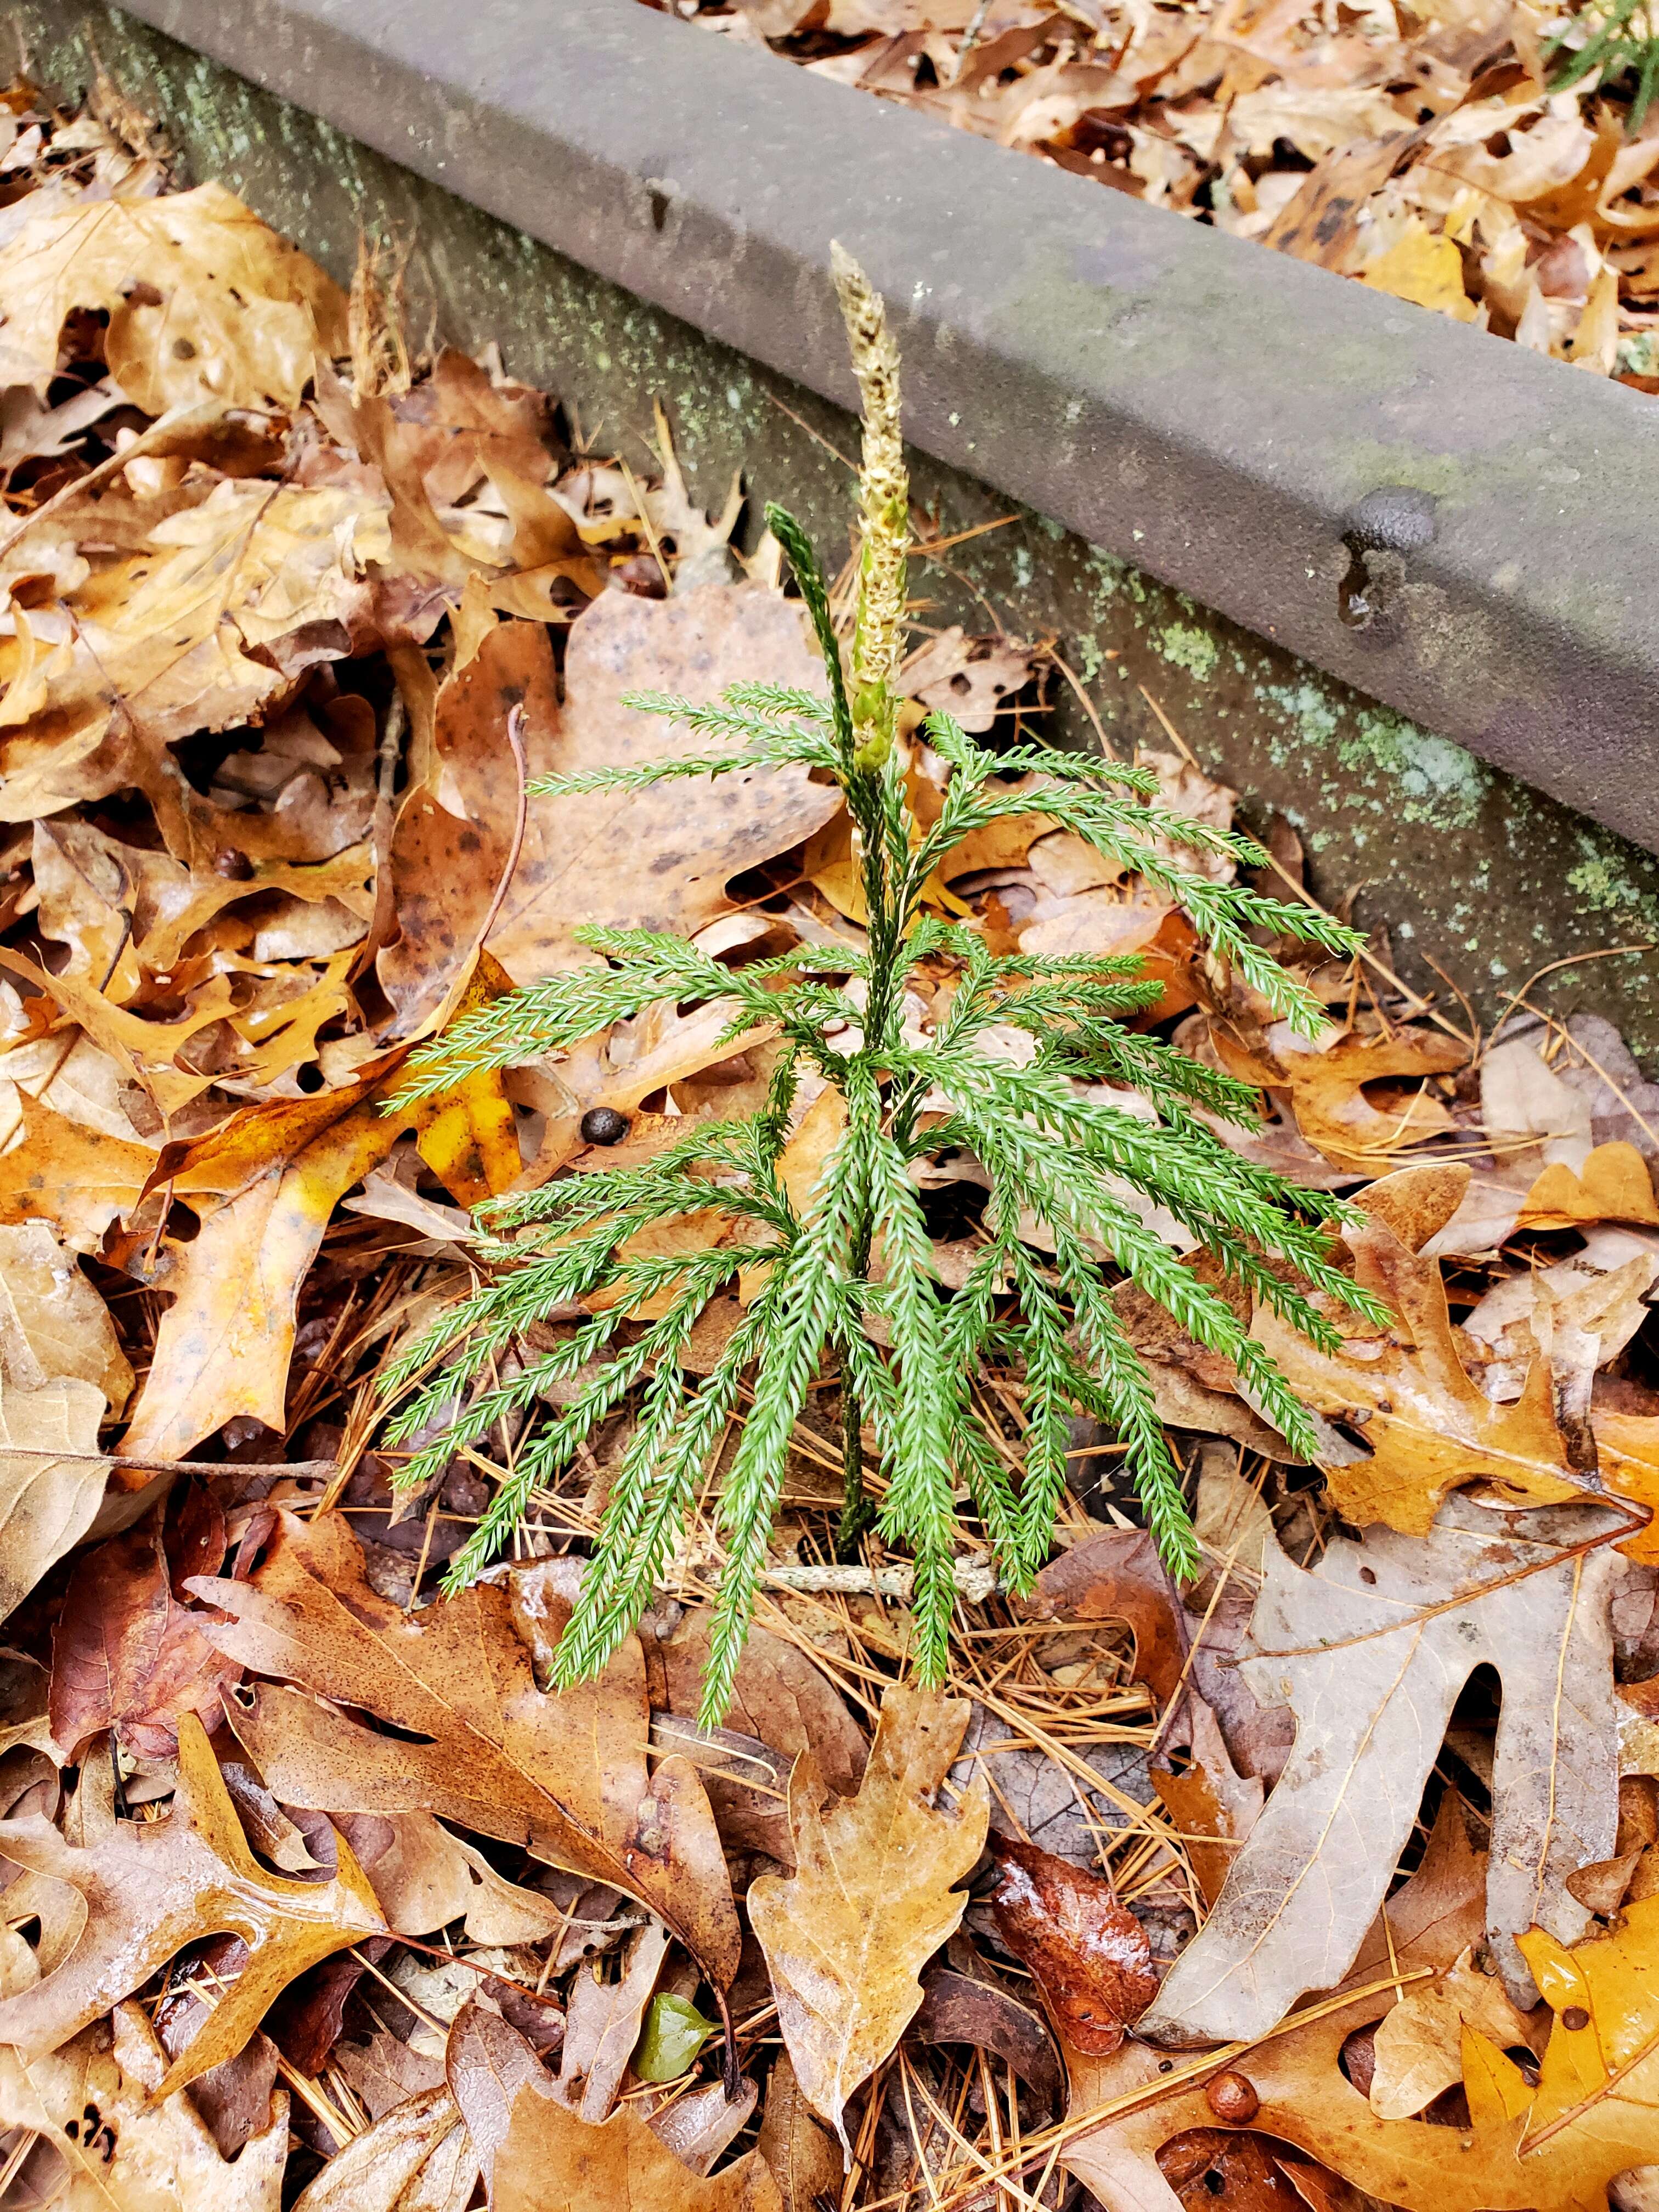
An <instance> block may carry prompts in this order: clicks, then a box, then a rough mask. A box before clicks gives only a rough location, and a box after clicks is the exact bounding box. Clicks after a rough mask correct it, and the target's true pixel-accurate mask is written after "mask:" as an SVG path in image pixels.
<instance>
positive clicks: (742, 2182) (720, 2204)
mask: <svg viewBox="0 0 1659 2212" xmlns="http://www.w3.org/2000/svg"><path fill="white" fill-rule="evenodd" d="M491 2202H492V2203H493V2205H494V2206H495V2212H593V2208H597V2207H599V2206H601V2205H603V2206H604V2207H605V2212H661V2208H662V2207H663V2206H665V2205H669V2204H672V2205H676V2206H683V2207H684V2212H782V2199H781V2197H780V2196H779V2194H778V2185H777V2184H776V2182H775V2181H774V2180H773V2179H772V2175H771V2172H770V2171H769V2168H768V2166H767V2164H766V2161H765V2160H764V2159H763V2158H762V2156H761V2155H760V2154H759V2152H758V2151H750V2152H748V2153H747V2154H746V2155H745V2156H744V2157H742V2158H740V2159H738V2160H737V2161H736V2162H735V2163H734V2164H733V2165H732V2166H727V2167H726V2169H725V2171H724V2172H721V2173H717V2174H715V2175H714V2176H713V2178H712V2179H702V2178H700V2177H699V2176H698V2175H696V2174H695V2173H692V2172H690V2171H688V2169H687V2168H686V2167H685V2166H683V2165H682V2164H681V2163H680V2161H679V2160H678V2159H677V2158H676V2157H675V2155H674V2154H673V2152H672V2151H671V2150H670V2149H669V2148H668V2147H667V2146H666V2144H665V2143H664V2142H662V2141H661V2140H660V2138H659V2136H657V2135H656V2134H655V2132H654V2131H653V2130H652V2129H651V2128H650V2127H649V2126H648V2125H647V2123H646V2122H645V2121H644V2120H641V2119H640V2118H637V2117H636V2116H635V2113H634V2112H632V2111H630V2110H629V2107H628V2106H626V2105H624V2106H622V2107H621V2109H620V2110H619V2111H617V2112H613V2113H612V2114H611V2118H609V2119H608V2120H607V2121H605V2124H604V2125H603V2126H602V2127H593V2126H591V2125H590V2124H588V2123H587V2122H586V2120H580V2119H578V2118H576V2116H575V2114H574V2112H567V2111H566V2110H565V2108H564V2106H562V2105H560V2104H556V2103H555V2102H553V2101H551V2100H550V2099H548V2098H546V2097H544V2096H542V2095H540V2094H539V2093H538V2091H537V2090H536V2089H535V2087H533V2086H531V2087H525V2088H521V2089H520V2091H519V2093H518V2095H517V2097H516V2099H515V2100H514V2102H513V2112H512V2118H511V2123H510V2124H509V2127H508V2130H507V2136H506V2139H505V2141H504V2142H502V2144H501V2148H500V2149H499V2150H498V2151H497V2153H496V2155H495V2190H494V2194H493V2197H492V2199H491Z"/></svg>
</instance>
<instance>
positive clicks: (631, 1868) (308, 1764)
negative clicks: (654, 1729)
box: [190, 1514, 739, 1987]
mask: <svg viewBox="0 0 1659 2212" xmlns="http://www.w3.org/2000/svg"><path fill="white" fill-rule="evenodd" d="M552 1564H554V1565H557V1564H559V1563H552ZM190 1588H191V1591H192V1593H193V1594H194V1595H196V1596H197V1597H200V1598H203V1599H204V1600H206V1601H207V1602H208V1603H209V1604H210V1605H214V1606H216V1607H219V1608H220V1609H221V1610H222V1611H223V1612H225V1613H228V1614H229V1615H230V1616H231V1620H230V1623H229V1625H228V1626H210V1627H209V1628H207V1629H206V1630H205V1631H204V1633H205V1634H207V1635H208V1637H209V1638H210V1640H211V1641H212V1642H214V1643H216V1644H218V1646H219V1647H220V1649H221V1650H224V1651H226V1652H228V1653H229V1654H230V1656H232V1657H234V1658H235V1659H238V1660H240V1662H242V1663H243V1665H245V1666H246V1667H248V1668H251V1669H252V1671H254V1672H255V1673H258V1674H269V1675H275V1676H277V1677H279V1678H281V1679H282V1680H285V1681H289V1682H294V1683H298V1684H300V1685H301V1686H303V1687H304V1688H305V1689H306V1690H307V1691H310V1692H314V1693H315V1695H316V1696H318V1697H323V1698H331V1699H337V1700H338V1701H339V1702H340V1703H341V1704H343V1705H351V1706H354V1707H356V1708H358V1709H360V1710H362V1711H368V1712H370V1713H373V1714H374V1716H375V1717H377V1718H379V1719H380V1720H384V1721H386V1722H389V1723H391V1724H392V1726H393V1727H395V1728H398V1729H401V1730H404V1731H406V1732H407V1733H408V1734H409V1735H412V1736H414V1737H415V1738H416V1739H417V1741H412V1742H411V1741H405V1740H404V1737H402V1736H398V1737H393V1736H385V1735H376V1734H374V1732H373V1731H372V1730H371V1729H368V1728H365V1727H364V1726H363V1725H362V1723H360V1722H357V1721H354V1720H350V1719H349V1718H347V1717H346V1716H345V1715H344V1714H343V1713H338V1712H336V1711H332V1710H331V1709H330V1708H328V1707H326V1706H324V1705H319V1704H317V1703H315V1702H314V1701H313V1698H311V1697H301V1696H299V1695H297V1694H296V1693H295V1692H294V1691H292V1690H286V1689H271V1688H266V1689H262V1690H261V1691H260V1692H258V1696H257V1698H256V1699H255V1701H254V1703H253V1705H252V1707H251V1708H246V1709H245V1708H240V1707H239V1708H238V1710H237V1711H235V1712H234V1714H233V1716H232V1724H233V1726H234V1729H235V1730H236V1733H237V1735H239V1736H240V1739H241V1741H243V1742H244V1743H245V1744H246V1747H247V1749H248V1751H249V1753H250V1755H251V1756H252V1759H253V1760H254V1763H255V1765H257V1766H258V1769H259V1771H260V1772H261V1773H262V1774H263V1775H264V1778H265V1780H266V1782H267V1783H268V1784H269V1785H270V1788H271V1790H273V1791H274V1792H275V1793H276V1796H278V1798H279V1799H280V1800H281V1801H282V1802H284V1803H287V1804H291V1805H301V1806H306V1807H309V1808H313V1809H314V1810H317V1811H333V1812H341V1813H344V1812H354V1813H384V1814H396V1813H415V1812H429V1813H435V1814H439V1815H440V1816H441V1817H442V1818H443V1819H446V1820H453V1821H455V1822H456V1823H457V1824H458V1825H459V1826H462V1827H466V1828H471V1829H474V1830H476V1831H477V1832H478V1833H480V1834H482V1835H486V1836H494V1837H496V1838H499V1839H500V1840H501V1841H502V1842H510V1843H516V1844H520V1845H521V1846H522V1847H523V1848H525V1849H526V1850H530V1851H531V1852H532V1853H533V1854H534V1855H535V1856H536V1857H538V1858H540V1859H543V1860H544V1861H545V1862H546V1863H548V1864H550V1865H553V1866H562V1867H568V1868H569V1869H571V1870H572V1872H574V1873H577V1874H584V1875H590V1876H592V1878H594V1879H595V1880H598V1881H605V1882H609V1883H611V1885H612V1886H613V1887H616V1888H617V1889H620V1890H623V1892H625V1893H627V1894H628V1895H629V1896H630V1897H637V1898H639V1899H641V1902H642V1903H644V1904H646V1905H648V1906H649V1907H650V1909H651V1910H652V1911H653V1912H655V1913H657V1914H659V1916H660V1917H661V1918H662V1919H663V1920H664V1921H665V1922H666V1923H668V1925H669V1926H670V1927H671V1928H672V1929H673V1930H674V1931H675V1933H676V1934H677V1935H678V1936H679V1937H680V1940H681V1941H682V1942H684V1944H685V1946H686V1948H688V1949H689V1950H690V1952H691V1953H692V1954H693V1955H694V1956H695V1957H696V1958H698V1959H699V1960H701V1961H702V1965H703V1966H704V1968H705V1971H706V1972H708V1974H709V1976H710V1977H711V1978H712V1979H714V1981H715V1982H716V1983H717V1984H718V1985H720V1987H724V1986H725V1985H726V1983H727V1982H729V1980H730V1979H731V1977H732V1973H733V1972H735V1970H736V1966H737V1962H738V1948H739V1937H738V1922H737V1913H736V1909H735V1907H734V1906H733V1905H732V1893H731V1884H730V1881H729V1878H728V1876H727V1875H726V1861H725V1857H724V1855H723V1853H722V1851H721V1850H720V1838H719V1834H718V1832H717V1831H716V1829H715V1826H714V1815H713V1814H712V1813H711V1812H710V1811H709V1808H708V1798H707V1796H706V1795H705V1794H704V1791H703V1787H702V1783H701V1781H700V1780H699V1779H698V1778H697V1775H696V1770H695V1769H694V1768H693V1767H692V1766H691V1765H690V1762H689V1761H688V1760H686V1759H683V1758H670V1759H661V1760H659V1761H658V1762H657V1764H656V1766H655V1769H654V1771H650V1770H648V1769H647V1764H646V1742H647V1703H646V1690H645V1662H644V1658H643V1655H642V1654H641V1650H640V1645H639V1642H638V1639H637V1638H629V1642H628V1643H627V1644H625V1645H624V1646H623V1649H622V1650H620V1651H619V1652H618V1653H617V1656H616V1658H615V1659H613V1661H612V1662H611V1665H610V1667H609V1668H607V1669H606V1671H605V1674H603V1675H602V1676H601V1677H600V1678H599V1680H598V1681H597V1682H588V1683H583V1684H581V1685H580V1686H578V1687H576V1688H574V1689H570V1690H566V1691H563V1692H560V1693H559V1694H558V1695H557V1696H549V1695H546V1694H544V1692H541V1691H540V1690H538V1688H537V1686H536V1682H535V1678H534V1675H533V1674H532V1667H531V1659H530V1653H529V1650H528V1649H527V1648H526V1638H521V1637H520V1633H519V1632H518V1631H517V1629H516V1628H515V1626H514V1618H515V1613H517V1614H518V1616H519V1617H520V1618H526V1616H527V1615H529V1614H531V1613H534V1614H538V1615H539V1616H540V1617H541V1618H542V1620H544V1621H545V1622H550V1623H551V1632H552V1634H553V1635H554V1636H555V1637H556V1634H557V1632H558V1631H559V1630H560V1629H561V1628H562V1626H563V1622H564V1620H565V1619H566V1618H567V1617H568V1610H569V1608H568V1601H566V1600H565V1599H563V1598H562V1597H561V1596H560V1595H559V1594H558V1592H557V1590H556V1588H555V1587H553V1585H552V1583H551V1582H550V1579H549V1577H546V1576H545V1575H540V1576H538V1574H537V1572H536V1571H534V1570H531V1571H527V1572H520V1574H519V1575H517V1576H516V1577H514V1582H513V1590H512V1593H511V1594H509V1592H508V1591H507V1590H506V1589H499V1588H495V1587H493V1586H490V1585H488V1584H476V1585H474V1587H472V1588H471V1589H467V1590H464V1591H463V1592H461V1594H460V1595H459V1596H457V1597H453V1598H451V1599H448V1600H447V1601H443V1602H442V1603H440V1604H437V1605H433V1606H428V1607H426V1608H425V1609H424V1610H423V1611H422V1612H420V1613H404V1612H402V1611H401V1610H400V1609H399V1608H398V1607H397V1606H394V1605H392V1604H389V1603H388V1602H387V1601H386V1600H385V1599H383V1598H380V1597H378V1596H376V1595H375V1594H374V1591H373V1590H371V1589H369V1587H368V1584H367V1583H366V1582H365V1581H364V1580H363V1575H362V1548H361V1547H360V1546H359V1545H358V1543H357V1541H356V1538H355V1537H354V1536H353V1535H352V1534H351V1531H350V1528H349V1525H348V1524H347V1523H346V1522H345V1521H344V1520H343V1518H341V1517H340V1516H337V1515H332V1514H330V1515H324V1516H319V1517H318V1518H317V1519H316V1520H314V1521H313V1522H309V1523H304V1522H298V1521H295V1520H293V1519H292V1518H290V1517H289V1516H286V1515H285V1516H283V1519H282V1521H281V1522H280V1523H279V1526H278V1531H277V1535H276V1541H275V1542H274V1544H273V1546H272V1548H271V1550H270V1553H269V1554H268V1555H267V1557H266V1559H265V1560H264V1564H263V1565H262V1566H261V1567H260V1568H259V1569H258V1572H257V1573H256V1574H255V1575H254V1576H253V1577H252V1580H251V1581H248V1582H246V1583H241V1582H230V1581H213V1580H210V1579H207V1578H205V1577H198V1578H197V1579H195V1580H193V1581H192V1582H191V1584H190ZM527 1629H528V1620H527V1619H526V1630H527Z"/></svg>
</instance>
